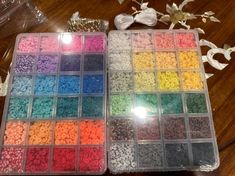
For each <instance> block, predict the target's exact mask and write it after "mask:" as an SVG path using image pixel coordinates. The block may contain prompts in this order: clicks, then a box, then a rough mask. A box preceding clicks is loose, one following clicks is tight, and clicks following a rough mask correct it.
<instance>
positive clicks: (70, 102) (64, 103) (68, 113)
mask: <svg viewBox="0 0 235 176" xmlns="http://www.w3.org/2000/svg"><path fill="white" fill-rule="evenodd" d="M78 106H79V100H78V97H58V98H57V107H56V117H58V118H70V117H75V118H77V117H78V116H79V110H78Z"/></svg>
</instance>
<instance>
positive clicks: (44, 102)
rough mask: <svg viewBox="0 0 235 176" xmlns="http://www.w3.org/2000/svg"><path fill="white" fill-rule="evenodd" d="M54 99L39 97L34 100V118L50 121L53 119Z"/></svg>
mask: <svg viewBox="0 0 235 176" xmlns="http://www.w3.org/2000/svg"><path fill="white" fill-rule="evenodd" d="M53 101H54V100H53V98H51V97H37V98H34V100H33V105H32V118H42V119H48V118H51V117H52V110H53Z"/></svg>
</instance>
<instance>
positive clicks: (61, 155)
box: [52, 147, 76, 172]
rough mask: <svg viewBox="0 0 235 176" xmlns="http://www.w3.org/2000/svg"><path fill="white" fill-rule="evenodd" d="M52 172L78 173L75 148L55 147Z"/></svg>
mask: <svg viewBox="0 0 235 176" xmlns="http://www.w3.org/2000/svg"><path fill="white" fill-rule="evenodd" d="M52 170H53V171H55V172H61V171H65V172H73V171H76V150H75V148H70V147H69V148H64V147H55V148H54V149H53V159H52Z"/></svg>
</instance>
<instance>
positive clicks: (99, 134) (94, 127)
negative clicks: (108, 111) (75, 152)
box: [79, 120, 105, 145]
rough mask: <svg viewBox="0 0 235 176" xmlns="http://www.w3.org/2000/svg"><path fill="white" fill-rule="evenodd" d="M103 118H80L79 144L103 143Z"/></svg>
mask: <svg viewBox="0 0 235 176" xmlns="http://www.w3.org/2000/svg"><path fill="white" fill-rule="evenodd" d="M104 125H105V123H104V121H103V120H82V121H80V122H79V131H80V144H82V145H85V144H94V145H96V144H103V143H104V140H105V126H104Z"/></svg>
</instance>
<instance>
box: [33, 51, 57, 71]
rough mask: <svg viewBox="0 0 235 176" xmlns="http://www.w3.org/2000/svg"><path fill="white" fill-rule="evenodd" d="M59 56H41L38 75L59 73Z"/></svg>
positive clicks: (38, 62) (38, 63)
mask: <svg viewBox="0 0 235 176" xmlns="http://www.w3.org/2000/svg"><path fill="white" fill-rule="evenodd" d="M57 63H58V56H57V55H40V56H39V58H38V61H37V72H38V73H54V72H56V71H57Z"/></svg>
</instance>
